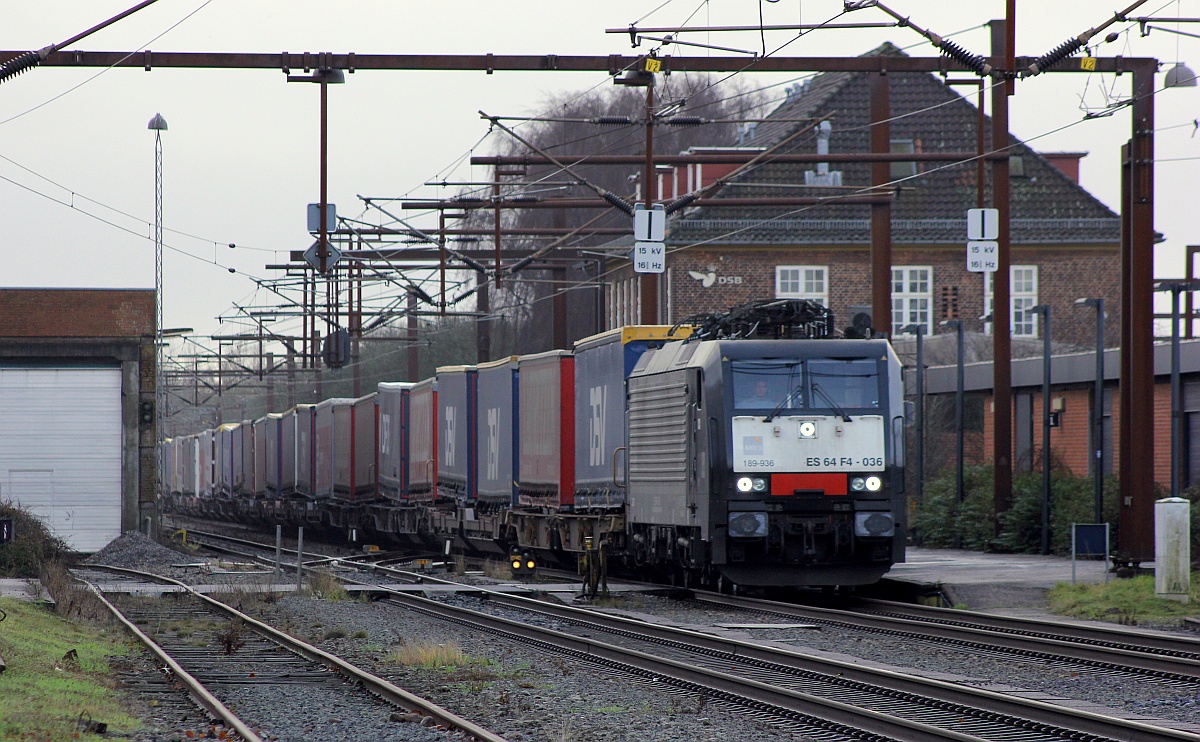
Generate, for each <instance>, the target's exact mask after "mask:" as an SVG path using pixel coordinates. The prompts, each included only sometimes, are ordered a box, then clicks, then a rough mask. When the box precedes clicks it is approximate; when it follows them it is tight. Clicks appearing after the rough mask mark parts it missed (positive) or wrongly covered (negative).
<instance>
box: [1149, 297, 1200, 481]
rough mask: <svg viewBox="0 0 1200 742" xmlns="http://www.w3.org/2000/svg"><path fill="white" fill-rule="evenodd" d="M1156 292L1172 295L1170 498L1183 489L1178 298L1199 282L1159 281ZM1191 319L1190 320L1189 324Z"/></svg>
mask: <svg viewBox="0 0 1200 742" xmlns="http://www.w3.org/2000/svg"><path fill="white" fill-rule="evenodd" d="M1154 290H1155V291H1170V292H1171V497H1179V492H1180V490H1182V489H1183V394H1181V389H1180V383H1179V295H1180V294H1181V293H1183V292H1185V291H1200V281H1159V282H1158V283H1156V284H1154ZM1191 321H1192V318H1191V317H1188V322H1191Z"/></svg>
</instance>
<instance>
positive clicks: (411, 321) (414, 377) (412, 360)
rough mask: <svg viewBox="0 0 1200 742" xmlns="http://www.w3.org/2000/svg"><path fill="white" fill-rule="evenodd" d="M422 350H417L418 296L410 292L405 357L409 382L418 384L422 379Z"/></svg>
mask: <svg viewBox="0 0 1200 742" xmlns="http://www.w3.org/2000/svg"><path fill="white" fill-rule="evenodd" d="M419 354H420V350H419V349H418V348H417V294H416V292H415V291H411V290H410V291H409V292H408V348H407V349H406V352H405V355H407V356H408V380H409V381H411V382H414V383H415V382H417V381H420V379H421V363H420V361H421V357H420V355H419Z"/></svg>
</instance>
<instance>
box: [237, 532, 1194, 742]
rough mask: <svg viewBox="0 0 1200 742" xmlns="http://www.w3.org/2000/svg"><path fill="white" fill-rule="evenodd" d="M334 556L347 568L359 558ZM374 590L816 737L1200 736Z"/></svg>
mask: <svg viewBox="0 0 1200 742" xmlns="http://www.w3.org/2000/svg"><path fill="white" fill-rule="evenodd" d="M259 548H265V547H264V546H261V545H260V546H259ZM308 561H309V562H310V563H320V560H308ZM336 561H337V562H338V563H339V565H341V566H343V567H349V564H348V561H350V560H346V559H342V558H338V559H337V560H336ZM352 561H359V560H357V559H356V560H352ZM357 568H360V569H364V570H367V569H369V570H371V571H373V572H374V573H376V574H383V575H386V576H387V577H388V578H389V579H393V580H403V581H410V582H416V581H422V582H426V583H430V582H432V583H439V582H445V583H449V584H453V581H452V580H443V579H441V578H438V577H436V576H432V575H428V574H417V573H413V572H410V571H404V570H396V569H393V568H390V567H385V566H380V565H368V564H362V565H358V566H357ZM356 581H357V582H359V583H361V584H367V585H369V584H371V583H370V582H369V581H366V580H356ZM372 589H373V590H374V591H376V592H378V593H381V594H386V595H387V602H389V603H391V604H394V605H397V606H400V607H403V608H405V609H407V610H412V611H416V612H419V613H422V614H425V615H429V616H431V617H434V618H438V619H440V620H449V621H453V622H455V623H458V624H460V625H463V626H466V627H470V628H472V629H473V630H476V631H486V632H490V633H493V634H497V635H501V636H504V637H505V638H506V639H509V640H511V641H513V642H520V643H524V644H527V645H530V646H533V647H536V648H539V649H542V650H545V651H553V652H557V653H561V654H565V655H566V656H568V657H571V658H573V659H574V660H576V661H579V662H587V663H591V664H594V665H597V666H599V667H604V668H605V671H606V672H610V673H611V672H619V673H622V674H625V675H628V676H629V677H631V678H642V679H643V680H645V679H653V682H655V683H656V684H657V685H658V686H659V687H664V688H669V689H671V690H673V691H675V692H681V693H693V694H700V695H701V696H703V697H706V698H710V699H713V700H714V702H719V703H724V704H727V705H731V706H736V707H739V708H741V709H743V712H745V710H746V709H749V710H750V713H754V714H758V715H760V716H762V717H763V718H766V719H769V720H770V721H771V722H772V723H774V724H777V725H780V726H783V727H784V728H787V729H788V730H790V731H793V732H795V733H800V734H805V735H809V736H811V737H813V738H815V739H880V738H883V739H896V740H910V739H912V740H916V739H922V740H930V739H959V740H966V739H970V740H985V739H986V740H1019V741H1020V740H1058V739H1063V740H1067V739H1071V740H1093V741H1095V742H1099V741H1100V740H1126V739H1128V740H1135V739H1136V740H1155V741H1157V740H1200V735H1196V734H1193V733H1190V732H1187V731H1180V730H1176V729H1171V728H1166V727H1156V726H1153V725H1150V724H1146V723H1144V722H1139V721H1135V720H1126V719H1120V718H1114V717H1110V716H1105V715H1102V714H1096V713H1091V712H1087V711H1080V710H1076V709H1071V708H1068V707H1065V706H1061V705H1057V704H1053V703H1047V702H1044V701H1037V700H1030V699H1027V698H1022V697H1020V696H1016V695H1008V694H1003V693H996V692H991V691H987V690H980V689H975V688H970V687H967V686H964V685H959V684H954V683H947V682H942V681H936V680H927V679H921V678H916V677H913V676H911V675H907V674H901V673H896V672H891V671H887V670H880V669H872V668H865V667H862V666H860V665H858V664H854V663H845V662H840V661H837V660H830V659H820V658H814V657H811V656H808V655H806V654H802V653H800V652H796V651H788V650H785V649H780V648H777V647H769V646H764V645H761V644H756V643H752V642H745V641H739V640H736V639H730V638H726V637H720V636H713V635H711V634H708V633H699V632H693V631H687V630H684V629H680V628H677V627H672V626H662V625H655V624H650V623H647V622H645V621H636V620H630V619H628V618H623V617H620V616H613V615H606V614H603V613H597V612H595V611H590V610H587V609H582V608H576V607H571V606H563V605H556V604H554V603H550V602H546V601H539V600H532V599H530V598H523V597H519V596H514V595H508V594H502V593H499V592H493V591H488V590H487V589H486V588H484V587H480V586H471V587H470V591H471V592H472V593H482V594H483V595H484V596H485V598H484V599H483V600H481V601H480V602H479V604H478V606H476V608H475V609H471V608H467V607H464V606H462V605H459V604H458V603H461V602H463V601H464V600H466V599H465V598H464V599H459V600H456V601H454V602H455V604H448V603H447V602H445V601H439V600H432V599H429V598H425V597H421V596H418V595H414V594H411V593H408V592H399V591H396V590H390V589H388V588H386V587H382V586H374V587H373V588H372ZM704 597H707V596H703V597H702V598H701V599H704ZM717 598H718V599H720V600H728V601H730V602H729V603H728V604H730V605H732V604H734V603H737V602H739V601H747V602H745V603H744V604H743V609H749V610H758V611H765V610H770V611H772V612H773V611H774V609H775V608H776V607H779V608H781V610H782V609H788V608H791V606H786V605H784V604H774V603H769V602H767V601H750V600H749V599H736V600H735V599H731V598H728V596H717ZM880 618H882V617H880ZM905 620H909V619H905ZM926 623H927V622H926Z"/></svg>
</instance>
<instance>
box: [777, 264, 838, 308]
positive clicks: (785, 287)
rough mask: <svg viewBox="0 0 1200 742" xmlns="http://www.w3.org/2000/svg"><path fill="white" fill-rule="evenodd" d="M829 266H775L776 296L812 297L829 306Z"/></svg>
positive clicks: (781, 297)
mask: <svg viewBox="0 0 1200 742" xmlns="http://www.w3.org/2000/svg"><path fill="white" fill-rule="evenodd" d="M828 276H829V268H828V266H824V265H777V266H775V298H777V299H812V300H813V301H816V302H820V303H821V304H822V305H824V306H829V279H828Z"/></svg>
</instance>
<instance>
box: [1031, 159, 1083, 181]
mask: <svg viewBox="0 0 1200 742" xmlns="http://www.w3.org/2000/svg"><path fill="white" fill-rule="evenodd" d="M1041 154H1042V157H1044V158H1046V161H1047V162H1049V163H1050V164H1051V165H1053V166H1054V167H1056V168H1058V169H1059V170H1061V171H1062V173H1063V174H1064V175H1066V176H1067V177H1068V178H1070V179H1071V180H1073V181H1075V182H1076V183H1078V182H1079V161H1080V160H1082V159H1083V158H1085V157H1087V152H1042V153H1041Z"/></svg>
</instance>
